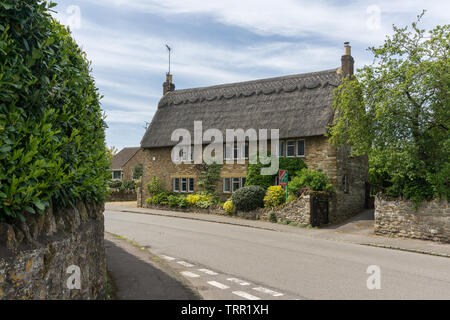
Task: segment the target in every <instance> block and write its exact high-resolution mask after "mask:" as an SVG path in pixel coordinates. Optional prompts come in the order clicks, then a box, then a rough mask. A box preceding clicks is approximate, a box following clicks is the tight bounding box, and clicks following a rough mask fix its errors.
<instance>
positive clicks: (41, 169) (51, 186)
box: [0, 0, 110, 219]
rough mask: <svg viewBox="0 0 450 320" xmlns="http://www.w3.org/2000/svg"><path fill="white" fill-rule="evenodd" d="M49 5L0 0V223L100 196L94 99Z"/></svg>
mask: <svg viewBox="0 0 450 320" xmlns="http://www.w3.org/2000/svg"><path fill="white" fill-rule="evenodd" d="M53 6H54V4H48V3H47V2H44V1H37V0H21V1H16V0H2V1H1V2H0V219H5V218H7V217H12V218H13V217H17V216H18V217H20V218H23V217H22V215H21V212H29V213H42V212H43V211H44V210H45V207H46V206H48V205H49V204H50V203H51V202H53V204H54V205H55V206H67V205H71V204H74V202H75V201H77V200H87V201H96V202H101V201H103V199H104V196H105V195H106V193H107V181H108V179H109V178H110V172H109V163H108V160H107V157H106V150H105V134H104V129H105V126H106V124H105V122H104V120H103V115H102V110H101V108H100V102H99V100H100V96H99V94H98V91H97V89H96V87H95V83H94V80H93V78H92V77H91V75H90V65H89V62H88V61H87V60H86V55H85V53H84V52H83V51H81V49H80V48H79V47H78V46H77V44H76V43H75V41H74V40H73V39H72V37H71V35H70V32H69V31H68V30H67V29H66V28H65V27H63V26H61V25H60V24H59V23H58V22H56V21H55V20H54V19H53V18H52V17H51V16H50V14H49V10H48V9H49V8H50V7H53Z"/></svg>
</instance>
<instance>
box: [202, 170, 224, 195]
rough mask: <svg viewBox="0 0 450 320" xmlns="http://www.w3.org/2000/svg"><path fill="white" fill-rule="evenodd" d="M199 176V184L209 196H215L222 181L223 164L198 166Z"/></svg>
mask: <svg viewBox="0 0 450 320" xmlns="http://www.w3.org/2000/svg"><path fill="white" fill-rule="evenodd" d="M196 168H197V170H198V172H199V175H198V182H197V184H198V185H199V186H200V187H201V188H203V190H204V191H205V192H206V193H208V194H215V192H216V187H217V183H218V182H219V181H220V170H221V169H222V165H221V164H217V163H210V164H207V163H203V164H201V165H197V166H196Z"/></svg>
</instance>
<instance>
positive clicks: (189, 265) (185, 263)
mask: <svg viewBox="0 0 450 320" xmlns="http://www.w3.org/2000/svg"><path fill="white" fill-rule="evenodd" d="M177 263H179V264H181V265H182V266H185V267H188V268H190V267H193V266H194V265H193V264H190V263H188V262H186V261H177Z"/></svg>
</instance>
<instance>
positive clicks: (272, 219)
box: [268, 211, 277, 223]
mask: <svg viewBox="0 0 450 320" xmlns="http://www.w3.org/2000/svg"><path fill="white" fill-rule="evenodd" d="M268 220H269V221H270V222H274V223H276V222H277V215H276V214H275V212H273V211H270V213H269V216H268Z"/></svg>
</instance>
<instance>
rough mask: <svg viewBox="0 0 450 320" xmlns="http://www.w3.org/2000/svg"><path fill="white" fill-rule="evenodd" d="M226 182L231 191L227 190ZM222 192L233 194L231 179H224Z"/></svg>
mask: <svg viewBox="0 0 450 320" xmlns="http://www.w3.org/2000/svg"><path fill="white" fill-rule="evenodd" d="M225 180H228V188H229V190H228V191H227V190H225ZM222 191H223V193H231V178H223V180H222Z"/></svg>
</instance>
